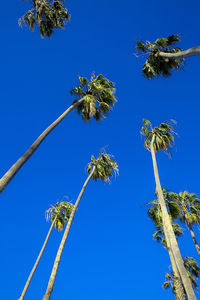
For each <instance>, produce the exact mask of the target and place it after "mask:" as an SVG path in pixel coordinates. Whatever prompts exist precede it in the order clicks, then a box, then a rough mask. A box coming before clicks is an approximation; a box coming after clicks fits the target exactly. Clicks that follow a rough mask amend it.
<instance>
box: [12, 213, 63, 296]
mask: <svg viewBox="0 0 200 300" xmlns="http://www.w3.org/2000/svg"><path fill="white" fill-rule="evenodd" d="M56 220H57V217H56V218H55V219H54V220H53V222H52V224H51V227H50V229H49V232H48V233H47V236H46V239H45V241H44V244H43V246H42V249H41V250H40V253H39V255H38V257H37V260H36V262H35V264H34V266H33V269H32V271H31V273H30V275H29V277H28V279H27V281H26V284H25V286H24V289H23V291H22V293H21V296H20V297H19V299H18V300H23V299H24V296H25V295H26V292H27V289H28V287H29V284H30V282H31V279H32V277H33V275H34V273H35V270H36V268H37V266H38V264H39V262H40V259H41V257H42V254H43V252H44V249H45V248H46V245H47V242H48V240H49V237H50V234H51V232H52V229H53V227H54V225H55V222H56Z"/></svg>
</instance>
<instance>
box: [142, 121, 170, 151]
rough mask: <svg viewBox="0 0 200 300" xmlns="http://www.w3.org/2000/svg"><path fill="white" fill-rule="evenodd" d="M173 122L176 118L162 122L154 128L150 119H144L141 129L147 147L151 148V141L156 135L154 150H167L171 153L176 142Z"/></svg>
mask: <svg viewBox="0 0 200 300" xmlns="http://www.w3.org/2000/svg"><path fill="white" fill-rule="evenodd" d="M172 123H175V121H174V120H169V121H168V122H166V123H161V124H160V125H159V126H157V127H155V128H153V127H152V124H151V122H150V121H149V120H147V119H143V126H142V129H141V134H142V135H143V136H144V146H145V148H146V149H148V150H150V146H151V141H152V138H153V137H154V144H153V145H154V150H155V151H156V152H157V151H160V150H165V151H166V152H167V153H168V154H171V152H170V148H171V147H172V146H173V144H174V134H176V133H175V131H174V129H173V126H172V125H171V124H172Z"/></svg>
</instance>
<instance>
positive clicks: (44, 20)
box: [19, 0, 70, 37]
mask: <svg viewBox="0 0 200 300" xmlns="http://www.w3.org/2000/svg"><path fill="white" fill-rule="evenodd" d="M62 2H63V0H53V1H51V0H32V8H31V9H30V10H29V11H28V12H27V13H26V14H25V15H24V16H23V17H21V18H20V19H19V24H20V25H21V24H22V23H24V24H25V25H28V26H29V28H30V29H31V30H34V27H35V25H36V24H37V25H38V26H39V29H40V34H41V36H42V37H45V36H48V37H50V36H51V35H52V33H53V32H54V29H55V28H62V29H63V28H64V24H65V22H67V21H69V19H70V14H69V13H68V10H67V8H66V7H64V5H63V3H62Z"/></svg>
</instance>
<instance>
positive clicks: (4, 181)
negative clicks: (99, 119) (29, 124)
mask: <svg viewBox="0 0 200 300" xmlns="http://www.w3.org/2000/svg"><path fill="white" fill-rule="evenodd" d="M82 101H83V99H80V100H79V101H77V102H76V103H74V104H72V105H71V106H70V107H69V108H68V109H67V110H66V111H65V112H64V113H63V114H62V115H61V116H60V117H58V118H57V119H56V120H55V121H54V122H53V123H52V124H51V125H50V126H49V127H47V128H46V129H45V130H44V131H43V132H42V134H41V135H40V136H39V137H38V138H37V139H36V140H35V142H34V143H33V144H32V145H31V146H30V148H29V149H28V150H27V151H26V152H25V153H24V154H23V155H22V156H21V157H20V158H19V159H18V160H17V161H16V163H14V165H12V167H11V168H10V169H9V170H8V171H7V172H6V173H5V174H4V175H3V177H2V178H1V179H0V193H2V192H3V190H4V189H5V188H6V186H7V185H8V184H9V182H10V181H11V180H12V179H13V178H14V176H15V175H16V174H17V172H18V171H19V170H20V169H21V167H22V166H23V165H24V164H25V163H26V162H27V161H28V159H29V158H30V157H31V156H32V155H33V153H34V152H35V151H36V150H37V148H38V147H39V146H40V144H41V143H42V142H43V141H44V139H45V138H46V137H47V136H48V135H49V134H50V133H51V131H52V130H54V128H56V127H57V126H58V124H59V123H60V122H61V121H62V120H63V119H64V118H65V117H66V116H67V115H68V113H69V112H70V111H72V110H73V109H74V108H75V107H76V106H77V105H78V104H79V103H80V102H82Z"/></svg>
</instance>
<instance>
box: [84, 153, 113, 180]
mask: <svg viewBox="0 0 200 300" xmlns="http://www.w3.org/2000/svg"><path fill="white" fill-rule="evenodd" d="M93 167H95V171H94V173H93V175H92V178H93V179H94V180H95V181H96V180H97V179H101V180H103V181H105V182H110V177H112V175H113V172H114V173H115V174H118V172H119V170H118V165H117V163H116V161H115V160H113V159H112V158H111V155H110V154H106V153H101V154H100V155H99V156H98V157H97V159H95V157H94V156H93V155H92V157H91V162H90V163H89V164H88V169H87V172H88V173H90V172H91V170H92V168H93Z"/></svg>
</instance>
